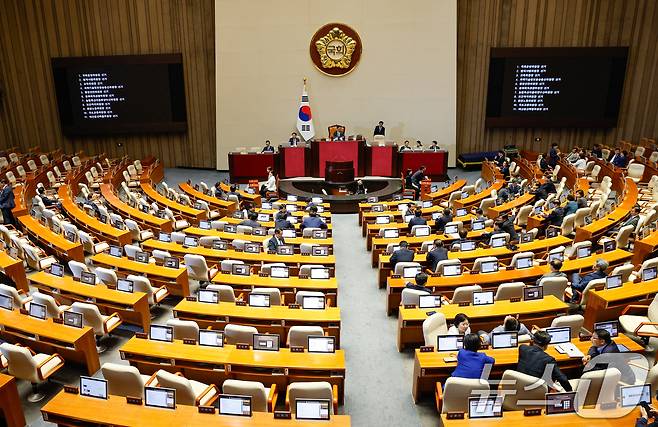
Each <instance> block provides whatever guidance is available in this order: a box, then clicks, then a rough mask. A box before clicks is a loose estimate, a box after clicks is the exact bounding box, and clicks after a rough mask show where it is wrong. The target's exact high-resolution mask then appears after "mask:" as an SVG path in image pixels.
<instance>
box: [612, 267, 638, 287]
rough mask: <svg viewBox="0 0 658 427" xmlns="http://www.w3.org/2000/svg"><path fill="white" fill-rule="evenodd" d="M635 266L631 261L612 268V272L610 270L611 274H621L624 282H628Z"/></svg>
mask: <svg viewBox="0 0 658 427" xmlns="http://www.w3.org/2000/svg"><path fill="white" fill-rule="evenodd" d="M634 268H635V266H634V265H633V264H631V263H630V262H628V263H626V264H623V265H618V266H617V267H615V268H613V269H612V272H610V275H611V276H614V275H617V274H621V281H622V283H626V282H628V281H629V279H630V277H631V273H632V272H633V270H634Z"/></svg>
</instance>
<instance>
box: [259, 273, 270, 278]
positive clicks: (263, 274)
mask: <svg viewBox="0 0 658 427" xmlns="http://www.w3.org/2000/svg"><path fill="white" fill-rule="evenodd" d="M258 277H270V275H269V274H267V273H258Z"/></svg>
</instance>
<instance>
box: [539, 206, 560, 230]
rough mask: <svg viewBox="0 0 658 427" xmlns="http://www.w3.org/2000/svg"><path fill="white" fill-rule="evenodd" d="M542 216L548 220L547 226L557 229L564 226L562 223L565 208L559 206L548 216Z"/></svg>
mask: <svg viewBox="0 0 658 427" xmlns="http://www.w3.org/2000/svg"><path fill="white" fill-rule="evenodd" d="M542 216H543V217H544V218H546V225H554V226H556V227H560V226H562V221H564V216H565V215H564V208H563V207H562V206H558V207H556V208H554V209H553V210H552V211H551V212H549V213H548V214H543V215H542Z"/></svg>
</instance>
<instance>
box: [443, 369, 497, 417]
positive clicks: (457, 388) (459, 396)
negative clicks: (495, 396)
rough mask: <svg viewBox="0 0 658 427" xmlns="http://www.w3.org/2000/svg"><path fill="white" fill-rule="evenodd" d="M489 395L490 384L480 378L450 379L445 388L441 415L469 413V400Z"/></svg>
mask: <svg viewBox="0 0 658 427" xmlns="http://www.w3.org/2000/svg"><path fill="white" fill-rule="evenodd" d="M488 394H489V383H488V382H487V381H486V380H483V379H479V378H459V377H449V378H448V379H447V380H446V382H445V384H444V386H443V405H442V406H441V413H442V414H447V413H448V412H464V413H468V409H469V408H468V398H469V397H480V396H484V395H488Z"/></svg>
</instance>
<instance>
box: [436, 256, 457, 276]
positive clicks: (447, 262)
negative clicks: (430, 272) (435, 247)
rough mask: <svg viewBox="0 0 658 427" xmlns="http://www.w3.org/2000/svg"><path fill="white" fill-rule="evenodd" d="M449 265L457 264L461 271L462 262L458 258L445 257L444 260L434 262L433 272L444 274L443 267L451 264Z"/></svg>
mask: <svg viewBox="0 0 658 427" xmlns="http://www.w3.org/2000/svg"><path fill="white" fill-rule="evenodd" d="M451 265H453V266H459V268H460V271H461V266H462V262H461V261H460V260H458V259H446V260H443V261H439V262H438V263H437V264H436V270H435V273H438V274H439V275H441V276H444V269H445V267H447V266H451Z"/></svg>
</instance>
